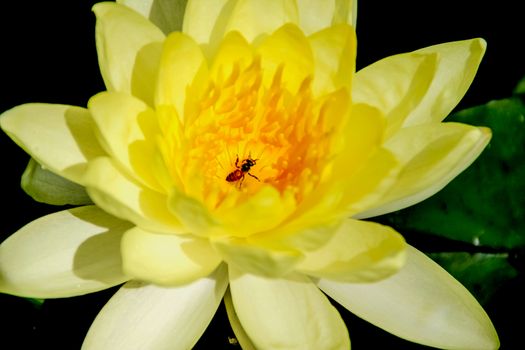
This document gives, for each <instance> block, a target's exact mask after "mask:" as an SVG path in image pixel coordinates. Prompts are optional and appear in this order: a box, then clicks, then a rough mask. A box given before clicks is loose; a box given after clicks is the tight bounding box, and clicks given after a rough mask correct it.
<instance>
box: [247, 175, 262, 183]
mask: <svg viewBox="0 0 525 350" xmlns="http://www.w3.org/2000/svg"><path fill="white" fill-rule="evenodd" d="M248 175H250V176H251V177H253V178H254V179H255V180H257V181H259V182H260V181H261V180H259V178H258V177H257V176H255V175H252V174H250V173H248ZM243 177H244V176H243Z"/></svg>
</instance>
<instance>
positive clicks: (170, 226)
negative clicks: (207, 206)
mask: <svg viewBox="0 0 525 350" xmlns="http://www.w3.org/2000/svg"><path fill="white" fill-rule="evenodd" d="M84 183H85V185H86V188H87V191H88V193H89V196H90V197H91V199H93V202H95V203H96V204H97V205H98V206H100V207H101V208H103V209H104V210H105V211H107V212H108V213H111V214H113V215H115V216H116V217H119V218H122V219H125V220H129V221H131V222H133V223H134V224H135V225H137V226H139V227H142V228H144V229H146V230H150V231H154V232H167V233H171V232H181V224H180V223H179V221H178V220H177V219H176V218H175V217H174V216H173V215H171V213H170V212H169V211H168V207H167V202H168V199H167V197H166V196H165V195H163V194H160V193H158V192H155V191H152V190H150V189H148V188H146V187H143V186H140V185H139V184H137V183H135V182H133V181H131V180H129V179H128V178H127V177H125V176H124V175H123V174H122V173H121V172H120V171H119V170H118V169H117V168H116V167H115V165H114V163H113V162H112V161H111V159H109V158H106V157H101V158H97V159H96V160H94V161H92V162H90V163H89V168H88V171H87V172H86V175H85V177H84Z"/></svg>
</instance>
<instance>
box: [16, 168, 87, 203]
mask: <svg viewBox="0 0 525 350" xmlns="http://www.w3.org/2000/svg"><path fill="white" fill-rule="evenodd" d="M21 185H22V189H23V190H24V191H25V192H26V193H27V194H28V195H30V196H31V197H32V198H33V199H34V200H36V201H37V202H43V203H47V204H52V205H66V204H70V205H85V204H91V203H92V201H91V199H90V198H89V196H88V194H87V193H86V190H85V189H84V187H82V186H80V185H77V184H76V183H74V182H71V181H69V180H66V179H64V178H63V177H60V176H58V175H56V174H54V173H52V172H50V171H48V170H45V169H43V168H42V167H41V166H40V164H38V163H37V162H36V161H35V160H34V159H31V160H30V161H29V164H28V165H27V168H26V170H25V171H24V174H23V175H22V181H21Z"/></svg>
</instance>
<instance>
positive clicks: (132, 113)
mask: <svg viewBox="0 0 525 350" xmlns="http://www.w3.org/2000/svg"><path fill="white" fill-rule="evenodd" d="M88 108H89V111H90V112H91V115H92V116H93V120H94V121H95V124H96V126H97V128H96V132H97V136H98V137H99V140H100V143H101V145H102V146H103V147H104V149H105V150H106V152H107V153H108V154H110V155H111V156H112V159H114V160H116V161H117V162H118V164H119V165H120V166H121V168H123V169H125V170H126V173H127V175H128V176H129V177H133V178H134V179H135V180H137V181H139V182H141V183H142V184H143V185H145V186H147V187H149V188H151V189H153V190H156V191H159V192H162V186H161V185H160V184H159V181H158V180H157V176H156V174H155V170H156V169H159V168H161V167H162V164H163V161H162V159H161V155H160V154H159V152H158V151H157V147H156V141H155V140H156V137H157V135H158V134H159V133H160V130H159V126H158V124H157V122H156V120H157V118H156V115H155V111H154V110H152V109H151V108H150V107H148V106H147V105H146V104H145V103H144V102H142V101H141V100H139V99H137V98H135V97H133V96H131V95H128V94H124V93H116V92H102V93H99V94H97V95H95V96H93V97H92V98H91V99H90V100H89V102H88ZM164 172H167V170H165V171H164Z"/></svg>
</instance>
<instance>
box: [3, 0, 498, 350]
mask: <svg viewBox="0 0 525 350" xmlns="http://www.w3.org/2000/svg"><path fill="white" fill-rule="evenodd" d="M117 2H118V3H117V4H115V3H100V4H97V5H95V7H94V12H95V14H96V17H97V28H96V34H97V37H96V38H97V50H98V55H99V62H100V68H101V72H102V76H103V78H104V81H105V83H106V86H107V91H106V92H102V93H100V94H98V95H96V96H94V97H93V98H91V100H90V101H89V103H88V108H87V109H85V108H81V107H73V106H66V105H50V104H35V103H33V104H26V105H22V106H18V107H15V108H13V109H11V110H9V111H7V112H5V113H4V114H3V116H2V117H1V119H0V122H1V126H2V128H3V130H4V131H5V132H6V133H7V134H8V135H9V136H10V137H11V138H12V139H13V140H14V141H15V142H16V143H18V144H19V145H20V146H21V147H23V148H24V149H25V150H26V151H27V152H28V153H29V154H30V155H31V156H32V157H33V158H34V159H35V160H36V161H37V162H38V163H40V164H42V166H43V167H44V168H45V169H48V170H50V171H52V172H54V173H56V174H58V175H60V176H62V177H64V178H66V179H68V180H70V181H73V182H75V183H77V184H80V185H82V186H84V187H85V188H86V189H87V192H88V193H89V196H90V198H91V199H92V200H93V202H94V203H95V204H96V206H93V205H88V206H84V207H78V208H76V209H70V210H65V211H62V212H58V213H56V214H51V215H49V216H46V217H43V218H40V219H38V220H35V221H34V222H32V223H30V224H28V225H27V226H25V227H23V228H22V229H20V230H19V231H18V232H16V233H15V234H14V235H12V236H11V237H10V238H8V239H7V240H6V241H5V242H4V243H3V244H2V245H1V247H0V268H1V270H0V271H1V280H0V290H1V291H2V292H4V293H10V294H14V295H21V296H31V297H37V298H58V297H69V296H74V295H82V294H85V293H90V292H94V291H98V290H102V289H105V288H108V287H111V286H115V285H118V284H121V283H124V282H126V281H129V282H127V283H126V284H124V285H123V286H122V287H121V289H120V290H119V291H118V292H117V293H116V294H115V295H114V296H113V298H112V299H111V300H110V301H109V302H108V304H107V305H106V306H105V307H104V308H103V309H102V311H101V312H100V314H99V315H98V317H97V319H96V320H95V321H94V323H93V325H92V327H91V329H90V331H89V333H88V335H87V337H86V339H85V342H84V348H85V349H116V348H119V349H157V348H158V349H165V348H170V349H171V348H173V349H188V348H191V347H192V346H193V345H194V344H195V343H196V341H197V340H198V338H199V337H200V335H201V334H202V332H203V331H204V329H205V328H206V327H207V325H208V323H209V322H210V320H211V318H212V317H213V314H214V313H215V310H216V309H217V307H218V305H219V303H220V301H221V300H222V299H223V296H225V297H224V300H225V302H226V306H227V310H228V313H229V317H230V321H231V323H232V326H233V328H234V330H235V332H236V334H237V336H238V338H239V340H240V342H241V344H242V345H243V347H245V348H250V347H256V348H261V349H348V348H349V347H350V340H349V336H348V332H347V330H346V327H345V324H344V322H343V321H342V319H341V317H340V316H339V314H338V312H337V311H336V309H335V308H334V307H333V306H332V305H331V304H330V302H329V301H328V299H327V298H326V297H325V295H324V294H323V293H322V292H321V290H322V291H323V292H325V293H326V294H328V295H329V296H331V297H332V298H333V299H334V300H336V301H337V302H338V303H340V304H341V305H343V306H344V307H345V308H347V309H348V310H350V311H352V312H354V313H355V314H357V315H358V316H360V317H362V318H364V319H365V320H368V321H370V322H372V323H374V324H376V325H378V326H379V327H381V328H383V329H385V330H387V331H388V332H391V333H393V334H395V335H398V336H400V337H403V338H406V339H408V340H411V341H415V342H419V343H422V344H426V345H430V346H434V347H441V348H457V349H485V348H487V349H488V348H496V347H497V346H498V339H497V335H496V333H495V330H494V328H493V326H492V324H491V322H490V320H489V319H488V317H487V315H486V314H485V312H484V311H483V309H482V308H481V306H480V305H479V304H478V303H477V302H476V300H475V299H474V298H473V297H472V296H471V295H470V294H469V293H468V292H467V291H466V290H465V289H464V288H463V287H462V286H461V285H460V284H459V283H458V282H457V281H456V280H454V279H453V278H452V277H451V276H450V275H448V274H447V273H446V272H445V271H444V270H442V269H441V268H440V267H439V266H438V265H436V264H435V263H433V262H432V261H431V260H429V259H428V258H427V257H426V256H425V255H424V254H422V253H420V252H418V251H417V250H416V249H414V248H412V247H409V246H407V245H406V244H405V242H404V240H403V239H402V237H401V236H400V235H399V234H398V233H396V232H395V231H394V230H393V229H391V228H389V227H385V226H382V225H379V224H375V223H372V222H367V221H360V220H358V219H359V218H366V217H370V216H373V215H378V214H382V213H386V212H390V211H394V210H397V209H401V208H404V207H406V206H409V205H412V204H414V203H417V202H419V201H421V200H423V199H425V198H427V197H429V196H431V195H432V194H434V193H435V192H437V191H439V190H440V189H441V188H442V187H444V186H445V185H446V184H447V183H448V182H449V181H450V180H451V179H452V178H454V177H455V176H456V175H457V174H458V173H460V172H461V171H462V170H464V169H465V168H466V167H467V166H468V165H469V164H470V163H471V162H472V161H473V160H474V159H475V158H476V157H477V156H478V155H479V154H480V152H481V151H482V150H483V148H484V147H485V145H486V144H487V143H488V140H489V139H490V131H489V130H487V129H484V128H477V127H473V126H467V125H462V124H457V123H441V121H442V119H443V118H444V117H445V116H446V115H447V114H448V113H449V112H450V111H451V110H452V108H453V107H454V106H455V105H456V104H457V102H458V101H459V100H460V98H461V97H462V95H463V94H464V93H465V91H466V89H467V88H468V86H469V85H470V83H471V81H472V79H473V77H474V75H475V72H476V70H477V67H478V64H479V62H480V60H481V57H482V55H483V53H484V50H485V43H484V41H483V40H481V39H473V40H466V41H459V42H453V43H447V44H442V45H437V46H432V47H428V48H425V49H422V50H418V51H415V52H411V53H406V54H401V55H397V56H392V57H388V58H386V59H384V60H382V61H379V62H377V63H375V64H373V65H371V66H369V67H367V68H365V69H363V70H361V71H359V72H357V73H355V53H356V40H355V34H354V29H353V26H352V23H355V13H356V12H355V3H354V4H352V2H351V1H335V0H334V1H315V0H314V1H312V0H297V1H291V0H289V1H285V0H283V1H277V0H267V1H260V0H237V1H226V0H221V1H209V2H207V1H199V0H190V1H189V2H188V4H187V6H186V10H185V16H184V23H183V27H182V32H172V33H167V34H168V35H166V34H165V33H163V32H162V31H161V30H160V29H159V28H158V27H156V26H155V25H154V24H153V23H152V22H151V21H150V20H148V19H147V17H148V16H149V15H150V14H151V13H152V12H151V11H152V5H153V4H154V3H153V2H152V1H139V0H136V1H135V0H121V1H117ZM165 3H166V4H167V5H170V6H171V7H173V8H177V7H176V6H174V4H173V3H170V2H165ZM155 4H157V5H158V2H155ZM166 8H170V7H169V6H168V7H166ZM261 14H264V15H261ZM164 15H166V16H165V17H163V18H161V19H159V20H157V23H167V24H166V25H165V26H164V27H163V29H166V28H170V26H172V24H171V23H170V19H171V17H170V12H167V13H166V12H165V13H164ZM168 31H169V29H166V32H168ZM228 286H229V290H228V291H227V287H228Z"/></svg>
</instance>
